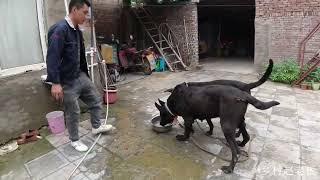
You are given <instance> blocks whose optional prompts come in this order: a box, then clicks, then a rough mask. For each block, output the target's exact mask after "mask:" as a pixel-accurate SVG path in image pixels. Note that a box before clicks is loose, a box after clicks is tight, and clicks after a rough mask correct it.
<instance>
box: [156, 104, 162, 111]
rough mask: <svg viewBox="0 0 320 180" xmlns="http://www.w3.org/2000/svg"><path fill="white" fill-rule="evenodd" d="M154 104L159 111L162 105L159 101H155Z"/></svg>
mask: <svg viewBox="0 0 320 180" xmlns="http://www.w3.org/2000/svg"><path fill="white" fill-rule="evenodd" d="M154 105H155V106H156V107H157V109H158V110H159V111H160V110H161V106H160V105H159V104H158V103H156V102H155V103H154Z"/></svg>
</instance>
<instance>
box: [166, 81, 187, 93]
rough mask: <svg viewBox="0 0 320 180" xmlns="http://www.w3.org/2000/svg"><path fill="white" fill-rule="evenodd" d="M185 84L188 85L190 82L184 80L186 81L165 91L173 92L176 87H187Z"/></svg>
mask: <svg viewBox="0 0 320 180" xmlns="http://www.w3.org/2000/svg"><path fill="white" fill-rule="evenodd" d="M185 86H186V87H188V83H186V82H184V83H181V84H178V85H177V86H176V87H174V88H170V89H167V90H165V91H164V92H169V93H173V91H174V90H175V89H179V88H180V87H185Z"/></svg>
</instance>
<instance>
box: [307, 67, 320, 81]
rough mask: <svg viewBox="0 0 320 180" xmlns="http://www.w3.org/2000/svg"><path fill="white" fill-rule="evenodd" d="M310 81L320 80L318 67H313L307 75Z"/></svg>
mask: <svg viewBox="0 0 320 180" xmlns="http://www.w3.org/2000/svg"><path fill="white" fill-rule="evenodd" d="M308 78H310V80H311V81H312V82H320V68H317V69H315V70H314V71H313V72H312V73H310V75H309V76H308Z"/></svg>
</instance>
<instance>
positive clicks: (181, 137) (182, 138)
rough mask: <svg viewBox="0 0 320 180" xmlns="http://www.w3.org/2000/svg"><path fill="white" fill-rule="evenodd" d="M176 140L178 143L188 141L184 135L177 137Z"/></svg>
mask: <svg viewBox="0 0 320 180" xmlns="http://www.w3.org/2000/svg"><path fill="white" fill-rule="evenodd" d="M176 138H177V140H178V141H186V140H187V139H188V138H186V137H185V136H184V135H177V136H176Z"/></svg>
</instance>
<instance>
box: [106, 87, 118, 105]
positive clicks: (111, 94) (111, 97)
mask: <svg viewBox="0 0 320 180" xmlns="http://www.w3.org/2000/svg"><path fill="white" fill-rule="evenodd" d="M117 93H118V90H117V88H116V87H108V96H107V92H106V90H104V95H103V96H104V97H103V100H104V103H105V104H107V103H108V102H109V104H114V103H115V102H116V101H117ZM107 97H108V98H107Z"/></svg>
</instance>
